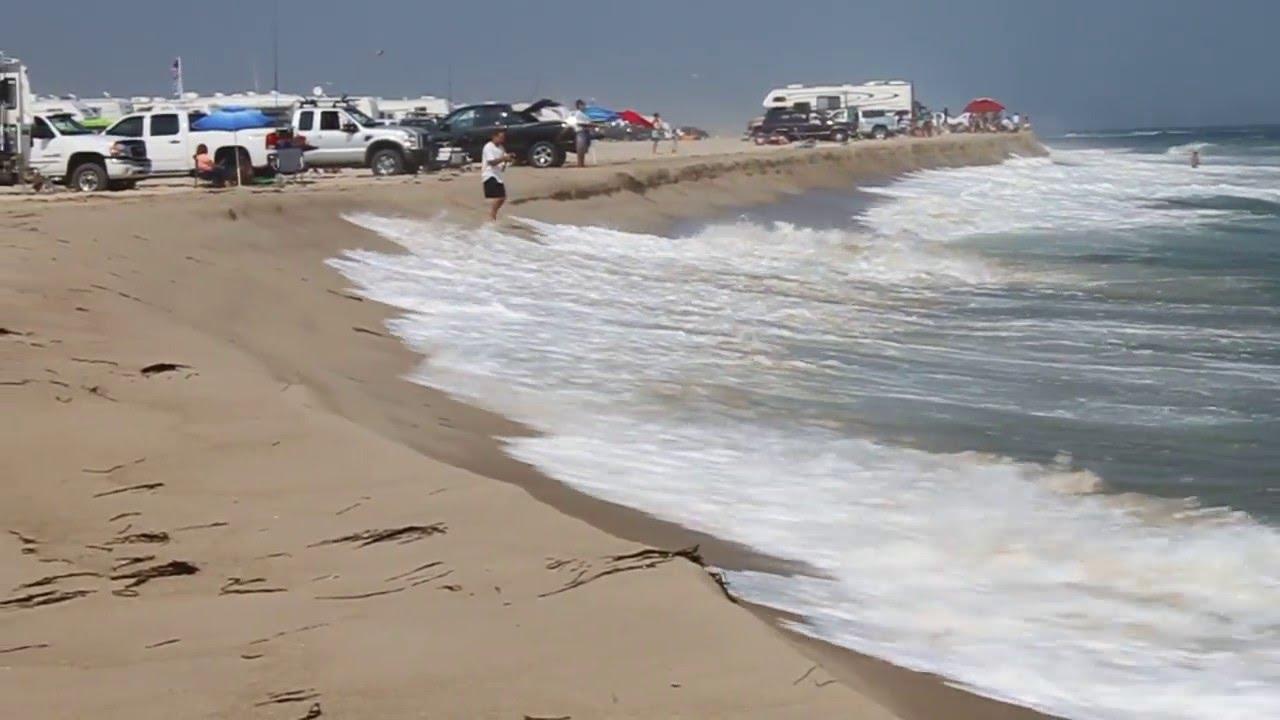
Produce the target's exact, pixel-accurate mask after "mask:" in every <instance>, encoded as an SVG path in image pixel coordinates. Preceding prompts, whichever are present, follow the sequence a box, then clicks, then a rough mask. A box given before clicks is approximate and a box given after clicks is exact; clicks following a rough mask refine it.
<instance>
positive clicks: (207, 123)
mask: <svg viewBox="0 0 1280 720" xmlns="http://www.w3.org/2000/svg"><path fill="white" fill-rule="evenodd" d="M274 125H275V122H274V121H272V119H271V118H269V117H267V116H266V115H265V114H263V112H262V111H261V110H258V109H257V108H246V107H240V106H238V105H237V106H228V107H223V108H218V109H217V110H214V111H213V112H211V113H209V114H208V115H205V116H204V117H202V118H200V119H199V120H196V121H195V122H194V123H192V124H191V129H193V130H228V131H230V132H237V131H240V130H248V129H249V128H264V127H273V126H274Z"/></svg>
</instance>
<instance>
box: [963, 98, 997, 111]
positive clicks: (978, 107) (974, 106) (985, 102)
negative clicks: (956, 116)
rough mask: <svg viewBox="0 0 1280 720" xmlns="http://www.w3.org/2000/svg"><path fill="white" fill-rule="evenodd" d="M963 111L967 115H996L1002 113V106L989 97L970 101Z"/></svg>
mask: <svg viewBox="0 0 1280 720" xmlns="http://www.w3.org/2000/svg"><path fill="white" fill-rule="evenodd" d="M964 111H965V112H967V113H979V114H981V113H998V112H1004V105H1001V104H1000V102H999V101H998V100H993V99H991V98H989V97H984V98H978V99H977V100H971V101H970V102H969V104H968V105H965V106H964Z"/></svg>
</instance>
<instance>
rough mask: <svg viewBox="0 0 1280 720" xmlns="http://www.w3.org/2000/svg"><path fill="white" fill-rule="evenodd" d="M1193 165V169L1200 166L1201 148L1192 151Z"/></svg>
mask: <svg viewBox="0 0 1280 720" xmlns="http://www.w3.org/2000/svg"><path fill="white" fill-rule="evenodd" d="M1191 167H1192V169H1195V168H1198V167H1200V151H1199V150H1192V151H1191Z"/></svg>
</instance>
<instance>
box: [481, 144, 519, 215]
mask: <svg viewBox="0 0 1280 720" xmlns="http://www.w3.org/2000/svg"><path fill="white" fill-rule="evenodd" d="M506 144H507V131H506V130H502V129H499V130H497V131H496V132H494V133H493V137H492V138H490V140H489V142H487V143H485V146H484V150H483V151H481V153H480V179H481V180H482V181H483V183H484V196H485V197H486V198H487V199H489V200H491V201H492V204H491V206H490V208H489V219H490V220H492V221H493V222H497V221H498V210H499V209H500V208H501V207H502V205H503V203H505V202H506V201H507V184H506V182H505V181H504V180H503V177H502V172H503V171H504V170H506V169H507V164H508V163H510V162H511V154H510V153H508V152H507V150H506Z"/></svg>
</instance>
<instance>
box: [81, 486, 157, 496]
mask: <svg viewBox="0 0 1280 720" xmlns="http://www.w3.org/2000/svg"><path fill="white" fill-rule="evenodd" d="M162 487H164V483H162V482H150V483H141V484H139V485H129V486H127V487H122V488H116V489H115V490H104V491H102V492H100V493H94V494H93V496H94V497H96V498H100V497H107V496H108V495H119V494H120V493H127V492H143V491H147V490H158V489H160V488H162Z"/></svg>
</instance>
